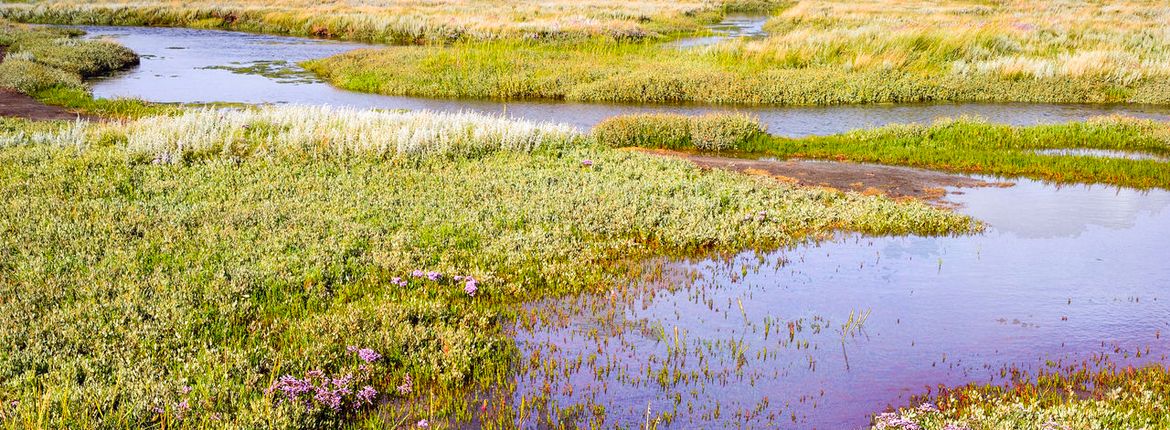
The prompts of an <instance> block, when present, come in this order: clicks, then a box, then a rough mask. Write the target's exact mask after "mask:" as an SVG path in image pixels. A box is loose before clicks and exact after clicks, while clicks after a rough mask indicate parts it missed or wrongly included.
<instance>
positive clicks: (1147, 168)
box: [593, 114, 1170, 189]
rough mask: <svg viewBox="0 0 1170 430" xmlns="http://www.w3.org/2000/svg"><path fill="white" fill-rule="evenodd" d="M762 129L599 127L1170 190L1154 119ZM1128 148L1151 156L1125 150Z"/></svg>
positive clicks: (636, 135) (763, 152) (734, 118)
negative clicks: (790, 131)
mask: <svg viewBox="0 0 1170 430" xmlns="http://www.w3.org/2000/svg"><path fill="white" fill-rule="evenodd" d="M696 132H699V133H700V134H699V135H695V133H696ZM763 133H764V130H763V128H762V127H761V126H760V125H759V124H758V122H756V121H755V120H753V119H752V118H751V117H747V116H743V115H734V114H722V115H708V116H705V117H687V116H683V115H673V114H638V115H627V116H617V117H613V118H609V119H607V120H605V121H602V122H601V123H600V124H598V125H597V126H596V127H594V129H593V134H594V136H595V137H596V138H597V140H598V141H599V142H601V143H602V144H605V145H609V146H613V147H641V148H650V149H671V150H682V151H722V152H723V153H725V154H727V155H728V156H741V157H760V156H765V157H776V158H819V159H829V160H838V161H855V162H867V163H879V164H890V165H902V166H912V167H921V168H926V169H932V170H943V171H949V172H956V173H972V174H986V175H998V176H1007V177H1017V176H1023V177H1029V178H1033V179H1040V180H1045V181H1052V182H1063V183H1102V184H1111V185H1119V186H1125V187H1135V188H1151V187H1159V188H1168V189H1170V126H1167V125H1166V124H1165V123H1163V122H1158V121H1152V120H1140V119H1133V118H1127V117H1098V118H1094V119H1092V120H1089V121H1085V122H1072V123H1066V124H1051V125H1037V126H1030V127H1012V126H1008V125H1000V124H992V123H988V122H985V121H982V120H979V119H975V118H959V119H944V120H940V121H938V122H936V123H934V124H931V125H891V126H886V127H881V128H876V129H864V130H858V131H853V132H849V133H844V134H839V135H833V136H810V137H803V138H786V137H776V136H767V135H764V134H763ZM1053 150H1057V151H1056V152H1052V151H1053ZM1059 150H1067V151H1066V152H1063V153H1062V152H1060V151H1059ZM1077 150H1106V151H1116V152H1117V153H1116V154H1094V153H1091V152H1088V153H1077ZM1122 155H1129V156H1142V157H1147V158H1144V159H1143V158H1121V157H1119V156H1122Z"/></svg>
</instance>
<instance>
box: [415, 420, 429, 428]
mask: <svg viewBox="0 0 1170 430" xmlns="http://www.w3.org/2000/svg"><path fill="white" fill-rule="evenodd" d="M418 428H420V429H429V428H431V423H429V422H427V420H418Z"/></svg>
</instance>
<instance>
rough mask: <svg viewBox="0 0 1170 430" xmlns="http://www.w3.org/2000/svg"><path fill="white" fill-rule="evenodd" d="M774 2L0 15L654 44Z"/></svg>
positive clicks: (69, 10) (335, 33) (42, 6)
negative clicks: (657, 40)
mask: <svg viewBox="0 0 1170 430" xmlns="http://www.w3.org/2000/svg"><path fill="white" fill-rule="evenodd" d="M780 3H783V2H780V1H774V0H731V1H702V0H687V1H666V0H641V1H637V2H624V1H615V0H588V1H578V2H569V1H554V2H547V1H518V2H480V1H468V0H441V1H435V2H417V1H400V0H396V1H383V2H367V3H362V4H342V3H330V4H322V3H321V2H313V1H307V0H293V1H279V2H277V1H268V0H232V1H220V2H215V3H214V4H209V5H198V4H192V3H176V2H170V1H163V0H153V1H145V2H144V1H117V0H113V1H103V2H95V3H88V4H84V5H79V4H77V2H72V1H63V0H41V1H33V2H28V3H16V4H12V3H9V4H4V5H0V17H4V18H8V19H12V20H16V21H21V22H37V23H52V24H86V25H137V26H160V27H194V28H216V29H225V30H240V31H250V32H258V33H271V34H286V35H292V36H309V37H324V38H331V39H344V40H353V41H361V42H372V43H385V44H425V43H447V42H453V41H459V40H463V41H481V40H499V39H529V40H539V41H573V40H586V39H593V38H601V39H610V40H654V39H663V38H669V37H671V36H674V35H679V34H691V33H695V32H701V31H702V30H703V27H702V24H704V23H708V22H712V21H715V20H718V19H719V17H720V16H722V14H723V13H726V12H736V11H757V10H767V9H771V8H773V7H775V6H776V5H778V4H780Z"/></svg>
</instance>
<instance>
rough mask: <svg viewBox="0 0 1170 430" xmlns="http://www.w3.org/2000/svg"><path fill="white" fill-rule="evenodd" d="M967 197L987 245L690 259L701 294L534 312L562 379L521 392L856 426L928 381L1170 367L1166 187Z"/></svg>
mask: <svg viewBox="0 0 1170 430" xmlns="http://www.w3.org/2000/svg"><path fill="white" fill-rule="evenodd" d="M961 192H962V193H963V194H952V195H951V196H950V197H949V199H950V200H952V201H954V202H956V203H961V204H962V205H964V206H963V208H962V209H961V211H963V212H965V213H968V214H971V215H973V216H975V217H977V218H979V219H981V220H984V221H986V222H987V223H989V224H990V225H991V227H990V229H989V230H988V231H987V232H986V233H984V234H981V235H977V236H964V237H944V238H923V237H893V238H861V237H856V236H849V237H846V238H843V239H841V240H837V241H831V242H826V243H821V244H817V245H808V246H802V247H798V248H796V249H793V250H787V251H780V252H776V253H773V254H770V255H766V256H763V258H762V261H764V263H762V264H761V259H760V258H759V256H757V255H755V254H751V253H748V254H743V255H740V256H738V257H736V258H734V259H733V260H732V261H730V262H728V261H700V262H692V263H685V264H676V265H674V266H672V270H671V271H672V272H677V271H686V272H691V273H692V274H693V275H692V276H697V279H698V280H697V281H695V282H693V283H692V282H690V281H688V280H686V279H683V280H678V279H677V278H674V279H675V280H674V281H670V282H666V283H664V285H659V286H658V287H657V288H654V289H650V290H647V291H643V292H642V293H641V294H631V295H630V296H628V297H626V298H624V299H623V298H621V297H620V296H619V293H615V294H614V295H613V296H603V297H588V296H586V297H578V298H573V299H567V300H562V301H554V302H545V303H539V304H534V305H533V306H532V308H531V309H532V311H533V312H534V313H536V314H545V315H548V314H559V315H561V316H562V317H563V319H557V318H552V320H553V322H551V323H547V324H543V325H538V326H537V327H536V328H534V329H533V330H523V329H521V330H519V331H518V333H517V334H516V337H517V339H518V345H519V347H520V350H521V352H522V354H523V356H524V357H530V356H532V355H533V354H539V355H540V356H541V357H542V359H543V360H544V361H545V362H548V361H551V359H554V358H555V361H557V362H558V363H562V365H561V366H560V367H558V368H556V369H554V370H552V371H550V370H548V369H544V368H532V367H528V366H525V367H524V368H523V370H521V372H520V376H518V385H519V388H518V390H517V392H516V393H515V398H516V400H517V401H519V399H521V398H528V399H531V398H535V397H540V396H541V395H542V393H543V392H544V390H545V389H546V388H547V390H548V393H551V394H550V395H549V397H550V399H551V400H552V401H553V402H555V403H556V404H557V405H558V406H559V407H567V406H570V405H573V404H583V405H604V407H605V412H606V414H605V417H606V421H605V423H606V424H607V425H610V426H612V424H614V423H622V424H626V425H629V424H631V423H643V422H644V421H645V417H646V414H647V409H648V408H649V409H650V411H651V416H652V417H654V416H659V415H660V414H662V413H672V414H673V415H674V420H673V422H672V423H670V424H669V425H666V426H664V427H663V428H724V427H749V428H761V427H762V428H773V427H776V426H779V427H781V428H817V429H842V428H858V427H864V426H866V425H868V423H869V419H870V416H871V415H872V414H874V413H878V412H881V411H883V410H884V409H885V408H887V407H888V406H891V405H893V406H900V405H906V404H907V403H908V402H909V401H910V397H911V396H915V395H925V394H928V387H929V388H937V386H938V384H946V385H948V386H954V385H961V384H966V383H985V382H993V383H1002V382H1005V380H1006V379H1005V377H1010V376H1011V374H1012V371H1019V372H1024V374H1025V375H1029V374H1031V375H1034V374H1035V373H1034V372H1036V371H1038V370H1043V369H1046V368H1047V366H1048V365H1047V364H1046V361H1048V360H1051V361H1054V362H1059V363H1062V364H1063V365H1065V366H1068V365H1072V364H1077V363H1081V362H1086V361H1087V362H1089V363H1090V364H1092V363H1095V362H1096V360H1098V359H1100V358H1102V357H1108V358H1109V359H1110V360H1112V362H1114V363H1119V364H1142V363H1146V362H1148V361H1147V360H1160V361H1163V362H1165V360H1166V354H1167V352H1168V351H1170V342H1168V341H1167V339H1166V337H1165V336H1163V334H1166V333H1170V321H1168V320H1167V318H1166V316H1167V315H1170V297H1167V293H1170V266H1167V265H1166V264H1165V262H1164V260H1165V256H1166V255H1167V251H1168V250H1170V245H1167V243H1166V239H1167V238H1170V192H1166V191H1150V192H1139V191H1133V190H1118V189H1115V188H1109V187H1100V186H1097V187H1084V186H1073V187H1062V188H1057V187H1055V186H1052V185H1045V184H1041V183H1038V182H1034V181H1028V180H1021V181H1018V185H1017V186H1015V187H1011V188H980V189H964V190H962V191H961ZM867 312H868V318H867V319H866V320H865V322H864V324H862V325H861V327H860V328H852V329H848V330H844V329H843V328H842V326H843V324H845V322H846V321H847V320H848V319H849V315H850V313H855V314H861V313H867ZM789 323H792V324H794V326H793V332H792V333H791V334H790V332H789ZM676 330H677V331H676ZM554 346H555V347H554ZM679 351H686V352H685V353H680V352H679ZM1139 353H1140V357H1139ZM578 359H581V360H582V362H583V363H584V364H583V365H582V366H581V367H580V368H576V369H572V368H570V369H569V370H567V371H566V366H565V365H564V364H563V363H574V362H576V360H578ZM522 362H525V363H528V362H529V360H528V359H525V360H522ZM590 363H594V364H590ZM597 369H602V370H601V371H600V372H599V371H597ZM662 369H667V370H668V372H671V373H670V374H669V377H668V379H667V380H668V381H670V382H668V383H667V384H666V385H665V386H663V385H662V384H660V383H659V379H658V377H659V372H661V371H662ZM607 371H608V372H607ZM675 371H678V372H681V373H680V375H687V376H688V377H690V378H691V379H689V380H687V379H681V380H680V381H679V382H673V381H672V379H673V372H675ZM598 375H600V376H598ZM546 384H547V385H546ZM570 392H571V393H570ZM586 410H589V408H586ZM716 410H718V411H719V412H718V415H716V412H715V411H716ZM638 425H641V424H638Z"/></svg>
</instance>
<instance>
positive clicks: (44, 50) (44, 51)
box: [10, 38, 138, 77]
mask: <svg viewBox="0 0 1170 430" xmlns="http://www.w3.org/2000/svg"><path fill="white" fill-rule="evenodd" d="M10 49H11V50H12V52H13V53H15V54H23V55H25V56H26V57H31V60H32V61H35V62H37V63H40V64H43V65H45V66H48V67H52V68H55V69H60V70H64V71H67V72H70V73H75V74H78V75H81V76H82V77H90V76H97V75H101V74H105V73H109V72H112V71H115V70H121V69H124V68H126V67H129V66H132V65H135V64H138V55H135V54H134V52H133V51H131V50H130V49H128V48H126V47H125V46H122V45H119V44H117V43H114V42H110V41H104V40H80V39H69V38H55V39H48V38H32V39H29V40H25V41H19V42H17V43H15V44H13V45H12V46H11V47H10Z"/></svg>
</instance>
